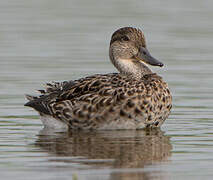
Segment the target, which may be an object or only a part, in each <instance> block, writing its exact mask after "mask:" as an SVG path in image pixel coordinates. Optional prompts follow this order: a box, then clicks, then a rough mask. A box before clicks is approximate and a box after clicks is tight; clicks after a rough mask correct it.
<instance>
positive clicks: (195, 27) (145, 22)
mask: <svg viewBox="0 0 213 180" xmlns="http://www.w3.org/2000/svg"><path fill="white" fill-rule="evenodd" d="M212 5H213V3H212V1H210V0H209V1H208V0H206V1H205V2H204V1H198V0H188V1H187V2H186V1H184V0H176V1H169V0H165V1H161V2H156V1H154V0H150V1H146V2H142V1H136V0H133V1H127V0H122V1H121V0H120V1H116V2H115V1H111V0H109V1H105V2H102V1H97V0H92V1H87V2H86V1H66V0H61V1H56V0H51V1H50V0H37V1H27V0H19V1H15V0H8V1H1V2H0V128H1V131H0V146H1V148H0V171H1V178H2V179H13V180H19V179H20V180H22V179H40V180H49V179H62V180H65V179H73V180H76V179H82V180H84V179H85V180H86V179H91V180H99V179H113V180H121V179H125V180H127V179H132V180H139V179H212V176H213V172H212V167H213V141H212V139H213V111H212V109H213V104H212V99H213V95H212V92H213V83H212V77H213V71H212V69H213V61H212V48H213V43H212V38H213V21H212V18H213V11H212ZM122 26H135V27H139V28H142V29H143V31H144V32H145V35H146V39H147V43H148V47H149V50H150V51H151V53H152V54H153V56H155V57H156V58H158V59H159V60H162V61H163V62H164V64H165V65H166V66H165V68H163V69H162V68H152V69H153V71H155V72H157V73H159V74H160V75H161V76H163V77H164V79H165V80H166V81H167V82H168V84H169V86H170V89H171V91H172V94H173V104H174V106H173V110H172V114H171V115H170V117H169V119H168V120H167V121H166V122H165V124H164V125H163V127H162V128H161V131H153V132H144V131H136V132H135V131H118V132H114V131H112V132H111V131H107V132H99V133H95V132H91V133H89V132H87V133H83V132H82V133H76V134H70V133H56V132H55V133H54V132H48V131H46V130H42V124H41V122H40V120H39V119H38V115H37V114H36V113H35V112H34V111H33V110H31V109H29V108H26V107H24V106H23V104H24V103H25V102H26V100H25V99H24V94H31V93H32V92H33V91H34V89H40V88H41V87H42V84H44V83H45V82H48V81H52V80H69V79H77V78H80V77H83V76H86V75H91V74H94V73H107V72H114V71H115V68H114V67H113V66H112V65H111V64H110V61H109V58H108V46H109V40H110V36H111V34H112V33H113V31H114V30H116V29H117V28H119V27H122ZM33 93H34V92H33Z"/></svg>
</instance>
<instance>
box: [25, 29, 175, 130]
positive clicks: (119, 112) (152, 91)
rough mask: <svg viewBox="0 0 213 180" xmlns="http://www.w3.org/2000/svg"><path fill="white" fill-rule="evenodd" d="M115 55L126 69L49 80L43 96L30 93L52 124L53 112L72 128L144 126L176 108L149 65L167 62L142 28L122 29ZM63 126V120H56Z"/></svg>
mask: <svg viewBox="0 0 213 180" xmlns="http://www.w3.org/2000/svg"><path fill="white" fill-rule="evenodd" d="M110 59H111V61H112V63H113V64H114V65H115V67H117V69H118V70H119V71H120V73H112V74H96V75H93V76H89V77H86V78H82V79H79V80H75V81H69V82H62V83H52V84H47V88H46V90H40V93H41V94H42V95H41V96H39V97H33V96H27V98H28V99H29V100H30V101H29V102H28V103H26V104H25V105H26V106H30V107H33V108H34V109H35V110H37V111H38V112H39V113H40V115H41V117H46V118H43V123H44V124H46V125H47V126H51V125H50V124H47V123H46V121H48V118H50V117H51V118H53V119H55V120H56V121H58V122H61V123H62V124H64V125H65V126H64V127H69V128H71V129H141V128H145V127H159V126H161V124H162V123H163V122H164V121H165V119H166V118H167V117H168V115H169V113H170V109H171V107H172V105H171V101H172V98H171V94H170V91H169V89H168V86H167V84H166V83H165V82H164V81H163V80H162V78H161V77H160V76H158V75H157V74H155V73H152V71H151V70H150V69H149V68H148V67H147V66H146V65H145V63H148V64H151V65H157V66H162V65H163V64H162V63H161V62H159V61H158V60H156V59H154V58H153V57H152V56H151V55H150V54H149V52H148V50H147V48H146V43H145V38H144V34H143V33H142V31H141V30H139V29H135V28H131V27H125V28H121V29H119V30H117V31H116V32H115V33H114V34H113V35H112V38H111V42H110ZM53 127H54V128H57V124H55V125H53Z"/></svg>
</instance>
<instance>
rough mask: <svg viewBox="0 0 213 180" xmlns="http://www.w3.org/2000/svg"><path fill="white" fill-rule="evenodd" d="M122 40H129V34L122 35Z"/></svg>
mask: <svg viewBox="0 0 213 180" xmlns="http://www.w3.org/2000/svg"><path fill="white" fill-rule="evenodd" d="M121 40H123V41H129V38H128V37H127V36H122V37H121Z"/></svg>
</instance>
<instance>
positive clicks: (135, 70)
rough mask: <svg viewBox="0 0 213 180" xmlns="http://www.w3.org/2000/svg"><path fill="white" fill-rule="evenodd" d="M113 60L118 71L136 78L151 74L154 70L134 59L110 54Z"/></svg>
mask: <svg viewBox="0 0 213 180" xmlns="http://www.w3.org/2000/svg"><path fill="white" fill-rule="evenodd" d="M110 59H111V62H112V63H113V65H114V66H115V67H116V68H117V69H118V71H119V72H120V73H121V74H123V75H127V76H131V77H133V78H136V79H140V78H142V77H143V76H144V75H146V74H151V73H152V71H151V70H150V69H149V68H148V67H147V66H146V65H145V64H144V63H141V62H139V61H138V60H134V59H121V58H115V57H113V56H110Z"/></svg>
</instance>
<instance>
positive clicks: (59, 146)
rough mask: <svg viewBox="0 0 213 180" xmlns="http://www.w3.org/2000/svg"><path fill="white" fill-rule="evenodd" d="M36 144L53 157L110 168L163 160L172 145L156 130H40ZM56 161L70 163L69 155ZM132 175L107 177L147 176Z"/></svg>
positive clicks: (130, 166) (146, 175)
mask: <svg viewBox="0 0 213 180" xmlns="http://www.w3.org/2000/svg"><path fill="white" fill-rule="evenodd" d="M36 146H39V147H40V148H42V149H43V150H45V151H48V152H49V153H51V154H52V155H55V156H57V157H64V156H65V157H77V161H78V158H79V162H80V163H81V164H82V165H83V164H86V165H91V166H93V167H94V168H100V167H109V168H113V169H115V168H116V169H120V168H131V169H132V168H134V169H135V168H144V166H146V165H151V164H153V163H156V162H160V161H166V160H167V159H168V157H169V156H170V154H171V152H170V151H171V148H172V146H171V144H170V140H169V137H167V136H165V135H164V133H163V132H162V131H161V130H160V129H153V130H146V131H142V130H140V131H129V130H128V131H127V130H125V131H102V132H66V133H54V134H49V133H48V132H47V131H46V130H43V131H41V132H40V134H39V136H38V140H37V141H36ZM71 159H72V158H71ZM74 159H75V162H76V158H74ZM82 159H83V160H82ZM56 161H63V162H69V161H71V162H72V160H70V158H68V159H66V158H62V159H61V160H60V158H57V159H56ZM149 173H150V172H149ZM133 174H134V175H133ZM133 174H132V173H123V175H122V173H120V174H119V173H112V174H111V178H110V179H116V180H121V179H129V178H130V177H131V180H132V179H144V178H145V179H149V178H147V177H148V174H147V173H146V172H140V173H133ZM134 177H135V178H134ZM142 177H143V178H142Z"/></svg>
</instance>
